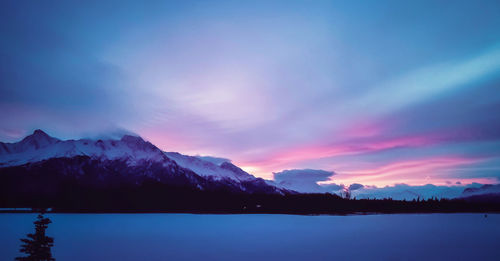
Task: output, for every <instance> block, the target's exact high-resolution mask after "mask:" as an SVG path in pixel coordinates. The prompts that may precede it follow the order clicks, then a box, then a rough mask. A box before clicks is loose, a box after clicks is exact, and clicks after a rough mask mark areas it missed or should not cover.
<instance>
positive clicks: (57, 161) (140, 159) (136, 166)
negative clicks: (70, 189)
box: [0, 130, 287, 194]
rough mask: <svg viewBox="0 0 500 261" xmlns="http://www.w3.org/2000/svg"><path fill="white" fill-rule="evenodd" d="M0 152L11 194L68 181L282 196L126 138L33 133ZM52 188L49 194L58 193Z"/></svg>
mask: <svg viewBox="0 0 500 261" xmlns="http://www.w3.org/2000/svg"><path fill="white" fill-rule="evenodd" d="M0 148H1V150H0V179H1V180H2V181H3V184H9V186H12V187H14V188H15V189H8V191H10V192H12V193H14V194H15V192H16V191H24V190H26V189H27V187H26V186H25V184H29V183H30V180H31V181H32V182H31V183H33V184H32V187H33V186H35V187H40V189H41V190H47V188H48V187H53V186H54V185H50V186H49V184H47V182H45V181H44V180H43V179H46V180H50V181H51V182H52V183H50V184H60V183H61V182H62V181H63V180H66V181H67V180H68V179H69V180H71V182H74V183H78V184H79V185H84V186H86V187H93V188H100V187H113V186H119V185H127V186H129V185H131V186H133V185H141V184H142V183H143V182H144V181H145V180H149V181H154V182H158V183H160V184H164V185H169V186H170V185H172V186H177V187H185V188H189V189H197V190H224V191H230V192H233V193H277V194H282V193H287V191H286V190H284V189H280V188H276V187H274V186H272V185H270V184H268V183H266V182H264V181H263V180H262V179H258V178H255V177H254V176H252V175H250V174H248V173H246V172H244V171H243V170H241V169H239V168H238V167H236V166H234V165H232V164H231V163H227V162H224V163H223V164H221V165H220V166H219V165H216V164H214V163H212V162H210V161H206V160H203V159H199V158H196V157H191V156H185V155H182V154H179V153H165V152H163V151H162V150H160V149H159V148H157V147H156V146H154V145H153V144H151V143H150V142H147V141H144V140H143V139H142V138H140V137H137V136H131V135H125V136H123V137H122V138H121V139H119V140H91V139H81V140H59V139H56V138H53V137H50V136H49V135H47V134H46V133H45V132H43V131H41V130H36V131H35V132H34V133H33V134H32V135H29V136H27V137H26V138H24V139H23V140H21V141H20V142H17V143H0ZM22 179H25V180H27V181H23V180H22ZM37 182H38V185H37ZM40 184H44V185H43V186H42V185H40ZM45 185H47V186H45ZM44 186H45V188H44ZM55 186H56V187H55V188H53V190H58V189H60V188H58V187H57V185H55ZM5 189H7V188H5Z"/></svg>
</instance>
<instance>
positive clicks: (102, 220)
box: [0, 214, 500, 261]
mask: <svg viewBox="0 0 500 261" xmlns="http://www.w3.org/2000/svg"><path fill="white" fill-rule="evenodd" d="M46 217H49V218H50V219H51V220H52V222H53V223H52V224H50V225H49V228H48V229H47V234H48V235H49V236H51V237H54V240H55V246H54V247H53V249H52V254H53V256H54V257H55V258H56V260H60V261H61V260H62V261H64V260H72V261H79V260H81V261H84V260H85V261H88V260H106V261H108V260H123V261H126V260H140V261H143V260H144V261H145V260H162V261H163V260H469V259H472V260H499V259H500V251H499V247H500V245H499V244H500V243H499V242H500V215H499V214H489V215H488V217H487V218H485V217H484V215H483V214H402V215H367V216H294V215H192V214H48V215H46ZM35 219H36V214H0V260H13V259H14V257H16V256H20V254H19V252H18V250H19V246H20V241H19V239H20V238H24V237H25V236H26V234H27V233H33V231H34V226H33V221H34V220H35Z"/></svg>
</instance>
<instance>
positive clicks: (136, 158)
mask: <svg viewBox="0 0 500 261" xmlns="http://www.w3.org/2000/svg"><path fill="white" fill-rule="evenodd" d="M74 156H89V157H92V158H101V159H108V160H112V159H126V160H127V163H128V164H129V165H134V164H137V163H138V162H140V161H142V160H150V161H155V162H159V161H165V162H166V163H168V162H169V160H168V158H167V157H166V156H165V155H163V152H162V151H161V150H160V149H158V148H157V147H155V146H154V145H153V144H151V143H149V142H146V141H144V140H143V139H142V138H140V137H135V136H130V135H125V136H123V137H122V138H121V139H120V140H97V141H95V140H90V139H80V140H65V141H63V140H59V139H56V138H53V137H50V136H49V135H47V134H46V133H45V132H43V131H41V130H36V131H35V132H34V133H33V134H32V135H29V136H27V137H26V138H24V139H23V140H21V141H20V142H17V143H2V142H0V166H1V167H6V166H17V165H22V164H26V163H31V162H38V161H42V160H46V159H50V158H61V157H74Z"/></svg>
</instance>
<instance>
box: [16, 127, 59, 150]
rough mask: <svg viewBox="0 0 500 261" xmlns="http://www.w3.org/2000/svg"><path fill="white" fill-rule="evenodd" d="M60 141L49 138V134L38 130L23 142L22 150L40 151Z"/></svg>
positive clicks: (21, 143)
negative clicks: (32, 149)
mask: <svg viewBox="0 0 500 261" xmlns="http://www.w3.org/2000/svg"><path fill="white" fill-rule="evenodd" d="M57 141H58V139H56V138H53V137H51V136H49V135H48V134H47V133H45V132H44V131H42V130H40V129H36V130H35V131H34V132H33V134H31V135H29V136H26V137H25V138H24V139H23V140H22V141H21V142H20V145H21V147H22V149H21V150H24V149H27V148H34V149H39V148H42V147H45V146H48V145H50V144H54V143H56V142H57Z"/></svg>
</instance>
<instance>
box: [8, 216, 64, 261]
mask: <svg viewBox="0 0 500 261" xmlns="http://www.w3.org/2000/svg"><path fill="white" fill-rule="evenodd" d="M33 223H34V224H35V234H31V233H30V234H28V235H27V236H28V238H23V239H21V241H22V242H23V244H22V245H21V250H19V251H20V252H21V253H25V254H27V255H28V256H24V257H16V260H19V261H54V260H55V259H54V258H53V257H52V253H51V251H50V248H51V247H52V246H54V239H53V238H52V237H48V236H46V235H45V230H46V229H47V227H48V225H49V224H50V223H52V222H51V221H50V219H48V218H45V217H44V216H43V215H42V214H39V215H38V218H37V220H36V221H35V222H33Z"/></svg>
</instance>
